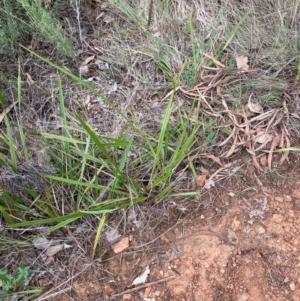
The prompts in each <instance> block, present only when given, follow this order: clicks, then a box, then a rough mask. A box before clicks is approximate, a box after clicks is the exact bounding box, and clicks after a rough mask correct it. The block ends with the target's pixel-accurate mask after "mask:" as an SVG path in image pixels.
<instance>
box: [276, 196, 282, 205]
mask: <svg viewBox="0 0 300 301" xmlns="http://www.w3.org/2000/svg"><path fill="white" fill-rule="evenodd" d="M275 200H276V201H277V202H280V203H282V202H283V197H281V196H277V197H275Z"/></svg>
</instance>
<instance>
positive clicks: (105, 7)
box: [0, 0, 300, 295]
mask: <svg viewBox="0 0 300 301" xmlns="http://www.w3.org/2000/svg"><path fill="white" fill-rule="evenodd" d="M74 3H75V2H74ZM74 3H73V5H74ZM76 3H77V4H78V3H79V2H76ZM78 20H79V21H80V22H79V23H78V22H77V21H78ZM298 22H299V4H298V2H297V1H277V2H276V3H274V2H273V1H254V0H251V1H239V2H237V1H230V0H226V1H201V3H195V2H192V1H187V2H186V1H168V0H164V1H159V2H158V1H139V2H138V1H125V0H122V1H115V0H109V1H108V2H103V3H101V4H99V3H96V2H95V3H94V2H88V1H86V2H82V3H81V6H78V7H77V14H74V19H73V20H72V22H71V23H72V26H74V31H75V33H76V34H75V35H74V37H75V38H74V39H75V42H76V43H75V42H74V44H76V47H75V51H74V53H76V55H74V58H75V60H76V61H77V62H78V63H77V64H78V65H77V66H74V61H73V62H71V61H70V60H66V61H62V60H60V61H55V62H53V60H52V59H51V56H50V55H48V52H46V51H45V49H38V48H37V49H35V51H32V50H30V49H28V45H26V46H27V47H22V52H21V55H20V65H19V72H18V74H17V81H16V82H15V86H16V87H17V89H16V91H17V93H16V95H12V96H11V99H10V98H9V97H7V96H6V97H2V99H1V100H2V103H3V110H4V109H5V108H9V113H8V114H2V115H1V118H2V122H3V125H2V130H1V136H0V138H1V148H2V152H1V155H0V160H1V163H2V170H1V178H2V187H3V191H2V194H1V201H0V210H1V214H2V215H1V227H2V232H1V234H0V238H1V239H0V247H1V249H0V252H1V257H2V261H1V262H2V263H1V266H0V267H1V268H6V271H5V273H6V275H9V274H10V273H11V275H13V273H15V271H16V269H17V267H19V266H20V265H21V266H29V267H30V269H31V270H33V269H35V265H36V264H37V262H38V263H39V264H40V267H41V269H44V267H43V260H44V259H43V258H42V256H39V257H38V260H37V261H32V260H31V258H30V254H33V253H34V251H33V245H34V246H35V247H36V244H35V242H36V239H37V238H38V237H40V236H44V237H47V238H48V239H51V238H52V237H56V236H57V235H58V234H57V233H65V231H66V232H68V233H69V234H70V233H71V236H72V237H73V239H74V240H73V242H74V241H76V244H78V245H77V248H79V249H81V250H84V252H83V253H82V254H81V255H80V256H85V255H86V254H90V255H91V256H92V257H93V258H95V259H100V260H101V258H102V257H103V255H104V254H105V252H106V247H107V243H106V242H105V233H106V238H107V233H108V230H109V229H111V228H117V229H119V231H125V230H126V229H128V227H136V228H137V229H139V227H142V226H141V225H143V227H145V224H147V223H148V222H149V221H151V220H153V219H155V217H154V216H153V215H152V214H151V213H150V212H149V211H151V206H157V204H158V203H160V202H161V203H162V204H161V206H162V207H161V208H164V210H162V211H164V214H168V210H169V209H168V208H169V207H168V205H166V204H170V203H174V204H177V205H175V206H177V207H178V208H179V209H180V210H181V209H182V208H184V210H192V209H195V205H194V204H195V203H197V202H201V193H202V190H204V189H205V188H202V187H200V186H202V185H200V184H199V183H197V179H199V176H202V175H204V176H206V177H207V180H209V182H208V183H213V184H215V183H217V182H218V181H221V180H222V179H223V177H227V176H228V169H229V168H230V167H231V166H233V165H234V162H236V160H238V159H244V160H249V159H250V161H251V162H252V164H253V165H254V166H255V168H256V170H257V172H259V171H262V170H263V169H265V167H264V166H263V165H264V164H263V163H262V162H261V161H260V157H264V156H267V163H266V165H267V167H268V168H269V170H272V169H273V168H274V162H273V153H274V151H275V150H276V149H278V148H288V149H289V148H291V147H295V149H294V150H296V151H297V150H299V149H297V147H298V146H299V142H298V141H299V130H300V123H299V110H300V103H299V100H298V94H299V91H298V88H297V74H298V72H299V68H298V66H297V65H298V61H299V59H298V51H299V49H298V48H297V42H298V32H297V30H298ZM53 51H55V50H54V49H53ZM37 53H39V54H37ZM238 66H239V67H240V69H238ZM75 67H77V69H75ZM17 69H18V68H17ZM69 70H73V72H70V71H69ZM2 94H3V95H9V91H3V93H2ZM11 103H13V106H11V107H8V105H10V104H11ZM7 111H8V110H7ZM275 155H276V153H275ZM287 155H288V152H287V151H285V152H282V153H281V157H279V158H278V160H277V163H278V164H279V163H282V162H283V161H285V160H286V159H287ZM275 167H276V166H275ZM221 172H222V173H223V174H224V176H223V177H219V178H217V177H216V175H217V173H221ZM265 172H267V171H265ZM211 185H212V184H211ZM187 202H189V203H190V204H191V205H190V207H191V208H189V206H188V205H187ZM182 204H184V206H183V205H182ZM145 216H147V217H145ZM82 227H83V228H84V229H85V230H84V231H85V235H82V233H79V232H80V231H79V232H78V233H77V232H76V229H81V228H82ZM58 245H60V244H58ZM42 249H43V250H44V253H46V255H47V256H46V257H48V258H49V257H51V256H50V255H49V254H47V251H45V250H46V249H47V248H46V249H45V248H42ZM21 252H22V253H23V255H22V256H21V255H20V254H21ZM44 253H43V254H44ZM20 256H21V261H20V260H18V261H17V262H13V260H12V258H14V259H16V258H20ZM52 256H54V255H52ZM20 262H21V263H22V264H20ZM0 276H1V275H0ZM49 277H51V276H49ZM4 281H5V279H4ZM6 281H7V280H6ZM23 282H24V281H23ZM23 282H22V283H23ZM12 283H14V282H12ZM15 286H16V287H17V288H16V291H19V292H20V294H22V295H26V294H25V293H23V292H22V285H19V286H18V285H17V284H16V283H15ZM19 287H21V289H20V288H19ZM23 288H24V289H27V287H26V285H25V282H24V283H23ZM7 291H8V292H9V293H13V292H12V290H7ZM14 293H15V292H14ZM34 293H37V292H36V291H34Z"/></svg>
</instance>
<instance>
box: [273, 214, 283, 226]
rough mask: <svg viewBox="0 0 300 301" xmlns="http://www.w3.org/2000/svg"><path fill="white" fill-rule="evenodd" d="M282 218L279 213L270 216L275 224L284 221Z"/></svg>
mask: <svg viewBox="0 0 300 301" xmlns="http://www.w3.org/2000/svg"><path fill="white" fill-rule="evenodd" d="M284 219H285V218H284V216H282V215H281V214H273V216H272V222H274V223H276V224H281V223H282V222H283V221H284Z"/></svg>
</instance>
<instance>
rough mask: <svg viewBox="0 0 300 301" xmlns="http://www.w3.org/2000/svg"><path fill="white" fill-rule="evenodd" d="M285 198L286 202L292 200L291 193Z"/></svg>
mask: <svg viewBox="0 0 300 301" xmlns="http://www.w3.org/2000/svg"><path fill="white" fill-rule="evenodd" d="M283 198H284V200H285V201H286V202H291V201H292V197H291V196H290V195H285V196H284V197H283Z"/></svg>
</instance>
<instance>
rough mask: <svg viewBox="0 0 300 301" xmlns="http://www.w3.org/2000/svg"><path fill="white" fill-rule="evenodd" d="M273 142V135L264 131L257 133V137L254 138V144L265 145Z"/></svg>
mask: <svg viewBox="0 0 300 301" xmlns="http://www.w3.org/2000/svg"><path fill="white" fill-rule="evenodd" d="M271 140H272V135H271V134H269V133H266V132H264V131H259V132H257V135H256V137H255V138H254V143H260V144H265V143H268V142H270V141H271Z"/></svg>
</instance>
